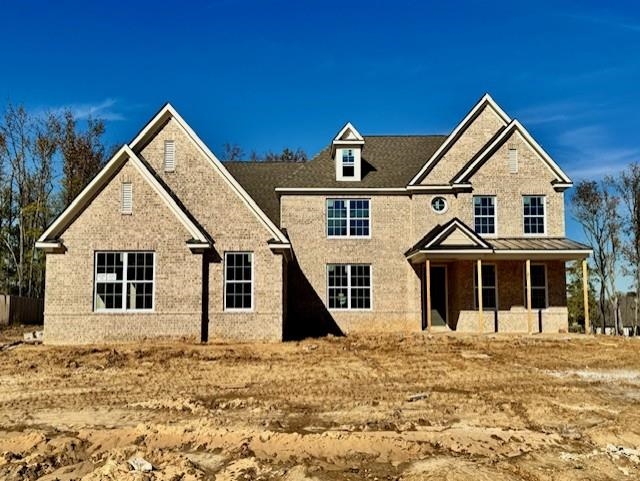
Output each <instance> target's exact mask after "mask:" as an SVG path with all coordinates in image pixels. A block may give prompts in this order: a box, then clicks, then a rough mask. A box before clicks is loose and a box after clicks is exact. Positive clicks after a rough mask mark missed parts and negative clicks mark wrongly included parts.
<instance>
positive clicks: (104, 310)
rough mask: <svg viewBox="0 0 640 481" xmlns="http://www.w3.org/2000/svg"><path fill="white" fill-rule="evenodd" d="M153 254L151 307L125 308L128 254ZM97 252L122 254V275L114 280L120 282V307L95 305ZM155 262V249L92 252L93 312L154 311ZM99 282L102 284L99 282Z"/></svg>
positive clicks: (126, 312)
mask: <svg viewBox="0 0 640 481" xmlns="http://www.w3.org/2000/svg"><path fill="white" fill-rule="evenodd" d="M141 253H145V254H153V281H152V282H151V284H152V286H151V309H135V308H133V309H127V283H128V282H129V280H128V279H127V263H128V254H141ZM98 254H123V256H124V261H123V264H122V269H123V270H122V277H123V279H122V280H121V281H115V282H120V283H122V286H123V291H122V307H120V308H117V309H107V308H103V309H99V308H98V307H97V302H96V301H97V299H98V280H97V277H98ZM156 267H157V262H156V253H155V251H145V250H140V251H137V250H131V251H113V250H111V251H110V250H101V251H94V253H93V312H94V313H100V314H123V313H125V314H128V313H136V314H145V313H154V312H155V311H156V279H157V277H158V276H157V271H156ZM132 282H147V283H148V282H149V281H132ZM101 284H104V283H103V282H101Z"/></svg>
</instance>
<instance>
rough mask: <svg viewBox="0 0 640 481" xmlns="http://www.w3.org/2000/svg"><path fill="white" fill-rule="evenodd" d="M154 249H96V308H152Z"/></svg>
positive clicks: (127, 309) (137, 309) (129, 309)
mask: <svg viewBox="0 0 640 481" xmlns="http://www.w3.org/2000/svg"><path fill="white" fill-rule="evenodd" d="M154 271H155V254H154V253H153V252H96V254H95V300H94V309H95V310H96V311H111V310H113V311H118V310H120V311H145V310H151V309H153V287H154V276H155V272H154Z"/></svg>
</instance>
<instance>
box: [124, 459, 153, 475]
mask: <svg viewBox="0 0 640 481" xmlns="http://www.w3.org/2000/svg"><path fill="white" fill-rule="evenodd" d="M127 462H128V463H129V466H131V470H132V471H137V472H139V473H148V472H150V471H153V465H152V464H151V463H150V462H149V461H147V460H146V459H142V458H135V457H134V458H131V459H129V461H127Z"/></svg>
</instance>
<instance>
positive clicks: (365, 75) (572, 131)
mask: <svg viewBox="0 0 640 481" xmlns="http://www.w3.org/2000/svg"><path fill="white" fill-rule="evenodd" d="M191 3H192V5H187V2H172V1H162V2H159V1H154V2H137V1H133V0H131V1H128V2H122V3H120V2H115V1H114V2H86V1H84V2H70V1H56V2H51V1H42V2H36V1H23V2H14V1H7V0H0V9H1V10H0V11H1V12H2V15H1V17H2V22H1V24H0V25H1V26H0V44H1V45H3V54H2V62H0V99H2V100H3V101H4V100H11V101H12V102H14V103H24V104H25V105H26V106H27V107H28V108H29V109H32V110H53V109H58V108H62V107H70V108H71V109H73V110H74V111H76V113H77V114H78V115H80V116H86V115H87V114H89V113H93V114H94V115H97V116H101V117H103V118H104V119H106V120H107V129H108V130H107V140H108V141H109V142H110V143H114V144H116V143H122V142H126V141H128V140H129V139H130V138H131V137H133V135H134V134H135V133H136V132H137V130H138V129H139V128H140V127H142V125H143V124H144V122H146V121H147V120H148V119H149V118H150V116H151V115H152V114H153V113H154V112H155V111H156V110H157V109H158V108H159V107H160V106H161V105H162V104H163V103H164V102H165V101H170V102H171V103H172V104H173V105H174V106H175V107H176V108H177V109H178V111H179V112H181V114H182V115H183V117H185V119H186V120H187V121H188V122H189V123H190V124H191V125H192V127H193V128H194V129H195V130H196V131H197V132H198V133H199V134H200V136H201V137H202V138H203V139H204V140H205V142H207V144H208V145H209V146H210V147H211V148H212V150H214V152H221V150H222V145H223V144H224V143H225V142H231V143H238V144H240V145H241V146H242V147H243V148H244V150H245V152H247V153H248V152H249V151H251V150H252V149H255V150H257V151H258V152H264V151H266V150H279V149H281V148H282V147H284V146H290V147H293V148H297V147H302V148H303V149H305V150H306V151H307V152H309V153H310V154H314V153H316V152H317V151H319V150H320V149H321V148H322V147H323V146H324V145H325V144H326V143H327V142H328V141H330V139H331V138H332V137H333V135H335V133H336V131H337V130H338V129H339V128H340V127H341V126H342V125H343V124H344V123H345V121H347V120H350V121H351V122H353V123H354V124H355V125H356V126H357V127H358V129H359V130H360V131H361V132H362V133H364V134H384V133H387V134H393V133H403V134H411V133H415V134H429V133H448V132H449V131H450V130H451V129H452V128H453V127H454V126H455V124H456V123H457V122H458V121H459V120H460V119H461V118H462V116H463V115H464V114H465V113H466V112H467V110H468V109H469V108H470V107H471V106H472V105H473V103H474V102H475V101H476V100H477V99H478V98H480V96H482V94H483V93H484V92H490V93H491V95H492V96H493V97H494V99H495V100H496V101H497V102H498V103H499V104H500V105H501V106H502V107H503V108H504V109H505V110H506V111H507V112H508V113H509V114H510V115H511V116H512V117H515V118H518V119H520V120H521V121H522V122H523V123H524V125H525V126H526V127H527V128H528V129H529V130H530V132H531V133H532V135H533V136H534V137H535V138H536V139H537V140H538V141H539V142H540V143H541V144H542V145H543V146H544V147H545V149H546V150H547V151H548V152H549V153H550V154H551V156H552V157H554V159H555V160H556V161H557V162H558V163H560V164H561V165H562V166H563V167H564V168H565V170H566V171H567V172H568V173H569V175H570V176H572V177H573V178H574V180H579V179H581V178H585V177H587V178H589V177H598V176H601V175H603V174H606V173H613V172H615V171H617V170H619V169H620V168H621V167H623V166H624V165H625V164H626V163H628V162H630V161H632V160H640V135H638V126H640V93H639V92H640V90H639V88H638V86H639V85H640V62H639V61H638V58H639V56H638V53H639V52H640V5H639V4H637V3H636V2H626V1H625V2H623V1H617V2H608V3H606V4H605V3H604V2H601V1H600V2H588V1H580V2H571V1H558V0H556V1H553V2H547V1H537V2H514V1H508V2H498V1H495V2H464V1H462V2H442V1H439V2H433V3H430V2H426V1H425V2H422V1H403V0H396V1H394V2H381V1H367V2H360V1H356V0H352V1H349V2H333V1H322V2H319V1H318V2H310V1H297V2H292V1H284V0H282V1H278V0H272V1H268V0H265V1H250V0H238V1H232V0H220V1H208V2H205V1H200V2H191ZM568 233H569V235H571V236H573V237H576V238H579V239H580V238H582V236H581V234H580V233H579V228H577V226H575V224H574V223H573V222H572V221H571V220H570V219H569V228H568Z"/></svg>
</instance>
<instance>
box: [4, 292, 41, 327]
mask: <svg viewBox="0 0 640 481" xmlns="http://www.w3.org/2000/svg"><path fill="white" fill-rule="evenodd" d="M43 320H44V299H36V298H32V297H18V296H9V295H6V294H0V325H3V324H42V322H43Z"/></svg>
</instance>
